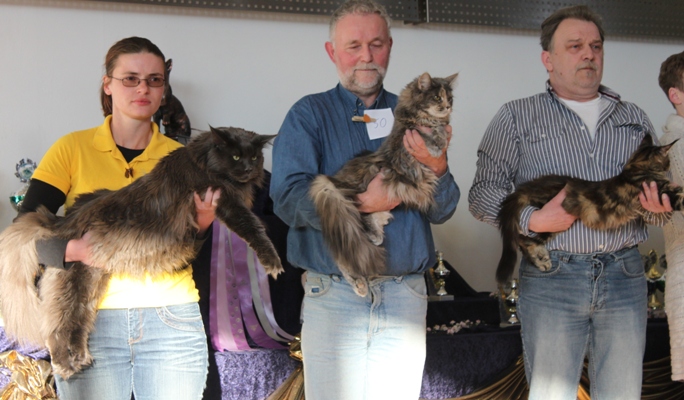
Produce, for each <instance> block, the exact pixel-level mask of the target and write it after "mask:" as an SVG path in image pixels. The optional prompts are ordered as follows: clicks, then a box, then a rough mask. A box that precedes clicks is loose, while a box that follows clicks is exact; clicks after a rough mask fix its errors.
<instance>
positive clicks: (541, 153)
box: [520, 125, 568, 175]
mask: <svg viewBox="0 0 684 400" xmlns="http://www.w3.org/2000/svg"><path fill="white" fill-rule="evenodd" d="M522 138H523V139H522V143H521V154H520V157H521V159H520V161H521V164H522V167H523V168H525V169H529V170H533V171H537V172H538V174H539V175H546V174H557V173H559V171H561V170H562V164H561V160H562V158H563V156H567V154H568V152H567V146H568V144H567V141H566V132H565V128H564V127H563V126H561V125H550V126H532V127H530V128H529V129H528V130H527V131H525V132H524V133H523V136H522Z"/></svg>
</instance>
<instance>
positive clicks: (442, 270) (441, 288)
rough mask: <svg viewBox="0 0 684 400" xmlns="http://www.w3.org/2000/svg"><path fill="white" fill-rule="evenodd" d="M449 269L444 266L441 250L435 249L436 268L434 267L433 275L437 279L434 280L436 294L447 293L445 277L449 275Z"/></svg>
mask: <svg viewBox="0 0 684 400" xmlns="http://www.w3.org/2000/svg"><path fill="white" fill-rule="evenodd" d="M450 273H451V271H449V269H448V268H447V267H445V266H444V254H443V253H442V252H441V251H437V268H435V276H436V277H437V280H436V281H435V286H437V287H438V289H437V295H438V296H444V295H447V294H448V293H447V291H446V288H445V286H446V277H447V276H449V274H450Z"/></svg>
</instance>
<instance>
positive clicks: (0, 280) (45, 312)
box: [0, 128, 282, 379]
mask: <svg viewBox="0 0 684 400" xmlns="http://www.w3.org/2000/svg"><path fill="white" fill-rule="evenodd" d="M273 137H274V136H264V135H258V134H256V133H254V132H249V131H246V130H243V129H240V128H216V129H215V128H211V130H210V131H208V132H204V133H202V134H200V135H199V136H198V137H196V138H195V139H193V140H192V141H191V142H190V143H189V144H188V145H187V146H186V147H181V148H179V149H176V150H174V151H173V152H171V153H169V154H168V155H167V156H166V157H164V158H162V159H161V160H160V161H159V163H158V164H157V166H156V167H155V168H154V169H153V170H152V171H151V172H150V173H148V174H147V175H145V176H142V177H141V178H139V179H138V180H136V181H134V182H133V183H131V184H130V185H128V186H126V187H124V188H121V189H119V190H117V191H108V190H100V191H96V192H94V193H90V194H84V195H82V196H80V197H78V199H77V200H76V202H75V204H74V205H73V206H72V207H71V208H69V210H68V212H67V214H66V215H65V217H64V218H58V217H55V216H54V215H53V214H51V213H50V212H48V211H47V210H46V209H44V208H43V207H42V206H41V207H40V208H39V210H38V211H36V212H30V213H26V214H23V215H22V216H20V217H18V218H17V220H16V221H15V222H14V223H13V224H12V225H10V226H9V227H8V228H7V229H5V230H4V231H3V232H2V234H0V301H1V309H2V316H3V317H4V320H5V330H6V332H7V333H8V335H10V337H12V338H16V339H18V340H19V341H20V342H21V343H30V344H34V345H39V346H47V348H48V349H49V350H50V355H51V357H52V365H53V369H54V372H55V373H57V374H59V375H61V376H62V377H63V378H64V379H68V378H69V377H70V376H71V375H72V374H74V373H76V372H78V371H80V370H81V369H82V368H83V367H84V366H85V365H88V364H89V363H90V362H91V361H92V358H91V356H90V353H89V351H88V335H89V333H90V331H91V330H92V329H93V326H94V322H95V317H96V314H97V306H98V304H99V303H100V300H101V298H102V296H103V295H104V292H105V290H106V288H107V282H108V280H109V277H110V275H111V274H119V273H121V274H127V275H129V276H132V277H138V278H142V277H143V276H145V275H146V274H149V275H150V276H151V277H152V278H154V277H155V276H157V275H159V274H163V273H171V272H173V271H176V270H179V269H181V268H184V267H185V266H187V265H188V264H189V263H190V262H191V261H192V259H193V258H194V256H195V253H196V249H195V246H194V245H195V236H196V233H197V229H198V226H197V223H196V221H195V220H196V210H195V203H194V199H193V194H194V193H200V194H201V195H204V193H205V192H206V190H207V188H210V187H211V188H214V189H220V190H221V196H220V199H219V201H218V206H217V208H216V217H217V218H218V219H219V220H220V221H221V222H222V223H223V224H225V225H226V226H227V227H228V228H229V229H230V230H232V231H233V232H235V233H236V234H238V235H239V236H240V237H241V238H243V239H244V240H245V241H246V242H247V243H248V244H249V246H250V247H251V248H252V249H254V251H255V252H256V254H257V256H258V257H259V260H260V261H261V263H262V264H263V265H264V268H265V269H266V272H267V273H269V274H271V275H272V276H273V277H276V275H278V274H279V273H280V272H282V266H281V262H280V259H279V258H278V254H277V253H276V250H275V248H274V247H273V245H272V244H271V241H270V240H269V239H268V237H267V236H266V233H265V229H264V226H263V225H262V223H261V221H260V220H259V218H257V217H256V216H255V215H254V214H253V213H252V212H251V211H250V208H251V206H252V201H253V196H254V192H255V187H258V186H260V185H261V184H262V180H263V176H264V171H263V162H264V158H263V154H262V149H263V147H264V146H265V145H266V144H267V143H268V141H269V140H271V139H272V138H273ZM86 232H88V233H90V235H91V238H90V243H92V257H93V265H97V266H98V267H99V268H94V267H89V266H87V265H84V264H82V263H76V264H75V265H74V266H72V267H71V268H69V269H62V268H50V267H48V268H44V269H43V268H41V267H40V266H39V264H38V258H37V255H36V250H35V242H36V241H37V240H41V239H48V238H60V239H74V238H80V237H81V236H83V234H85V233H86ZM41 274H42V275H41ZM36 281H38V284H37V288H36V285H35V283H36Z"/></svg>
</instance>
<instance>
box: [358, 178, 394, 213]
mask: <svg viewBox="0 0 684 400" xmlns="http://www.w3.org/2000/svg"><path fill="white" fill-rule="evenodd" d="M384 177H385V175H383V174H382V172H380V173H379V174H377V175H375V178H373V180H372V181H370V183H369V184H368V188H366V191H365V192H363V193H359V194H358V195H357V196H356V199H357V200H358V204H359V205H358V206H357V207H358V209H359V211H361V212H363V213H373V212H378V211H389V210H391V209H393V208H394V207H396V206H398V205H399V204H400V203H401V201H400V200H398V199H394V200H390V199H389V198H388V196H387V190H386V189H385V187H384V185H383V183H382V179H383V178H384Z"/></svg>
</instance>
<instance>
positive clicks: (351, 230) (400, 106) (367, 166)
mask: <svg viewBox="0 0 684 400" xmlns="http://www.w3.org/2000/svg"><path fill="white" fill-rule="evenodd" d="M456 77H457V74H454V75H451V76H449V77H447V78H432V77H430V75H429V74H428V73H427V72H426V73H424V74H422V75H421V76H419V77H418V78H416V79H414V80H413V81H412V82H410V83H409V84H408V85H406V88H404V89H403V90H402V92H401V93H400V95H399V101H398V103H397V107H396V109H395V111H394V124H393V126H392V131H391V133H390V134H389V136H388V137H387V139H386V140H385V141H384V142H383V143H382V145H381V146H380V148H378V150H377V151H375V152H373V153H370V154H364V155H360V156H357V157H355V158H353V159H351V160H349V161H348V162H347V163H346V164H345V165H344V166H343V167H342V169H340V171H338V172H337V173H336V174H335V175H334V176H332V177H330V176H326V175H319V176H317V177H316V178H315V179H314V181H313V182H312V184H311V188H310V195H311V198H312V199H313V202H314V204H315V206H316V211H317V212H318V215H319V216H320V218H321V226H322V232H323V237H324V239H325V241H326V243H327V244H328V247H329V248H330V252H331V254H332V256H333V258H334V260H335V262H336V263H337V265H338V267H339V268H340V271H342V274H343V275H344V277H345V278H346V279H347V280H348V281H349V282H350V283H351V284H352V286H353V287H354V291H355V292H356V293H357V294H358V295H359V296H365V295H366V294H367V293H368V282H367V278H369V277H373V276H377V275H380V274H382V273H383V272H384V270H385V262H386V261H385V250H384V248H383V247H381V246H380V245H381V244H382V242H383V240H384V232H383V227H384V226H385V225H386V224H387V223H388V222H389V221H390V220H391V219H392V214H391V213H390V212H389V211H385V212H377V213H370V214H365V213H361V212H359V210H358V208H357V207H356V205H357V204H356V200H355V199H356V195H358V194H359V193H363V192H365V191H366V189H367V187H368V184H369V182H370V181H371V180H372V179H373V178H374V177H375V176H376V175H377V174H378V173H380V172H382V173H383V175H384V178H383V184H384V186H385V187H386V189H387V192H388V196H389V198H390V199H399V200H401V202H402V203H403V205H405V206H408V207H414V208H417V209H419V210H421V211H423V212H425V211H427V210H428V209H429V208H430V206H431V205H432V204H433V201H434V199H433V195H434V191H435V187H436V185H437V176H436V175H435V174H434V172H432V171H431V170H430V169H429V168H427V167H426V166H425V165H423V164H421V163H419V162H418V161H417V160H416V159H415V158H414V157H413V156H412V155H411V154H409V153H408V151H406V149H405V148H404V144H403V138H404V134H405V132H406V130H407V129H417V127H426V128H431V130H432V131H431V132H430V133H425V132H422V131H421V136H422V138H423V140H424V141H425V145H426V147H427V148H428V149H429V151H430V153H431V154H432V155H433V156H435V157H437V156H439V155H441V154H442V151H443V150H444V149H445V148H446V146H447V144H448V139H447V132H446V130H445V126H446V125H447V124H448V123H449V117H450V114H451V108H452V101H453V97H452V85H453V83H454V81H455V80H456ZM408 234H410V233H409V232H407V235H408Z"/></svg>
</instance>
